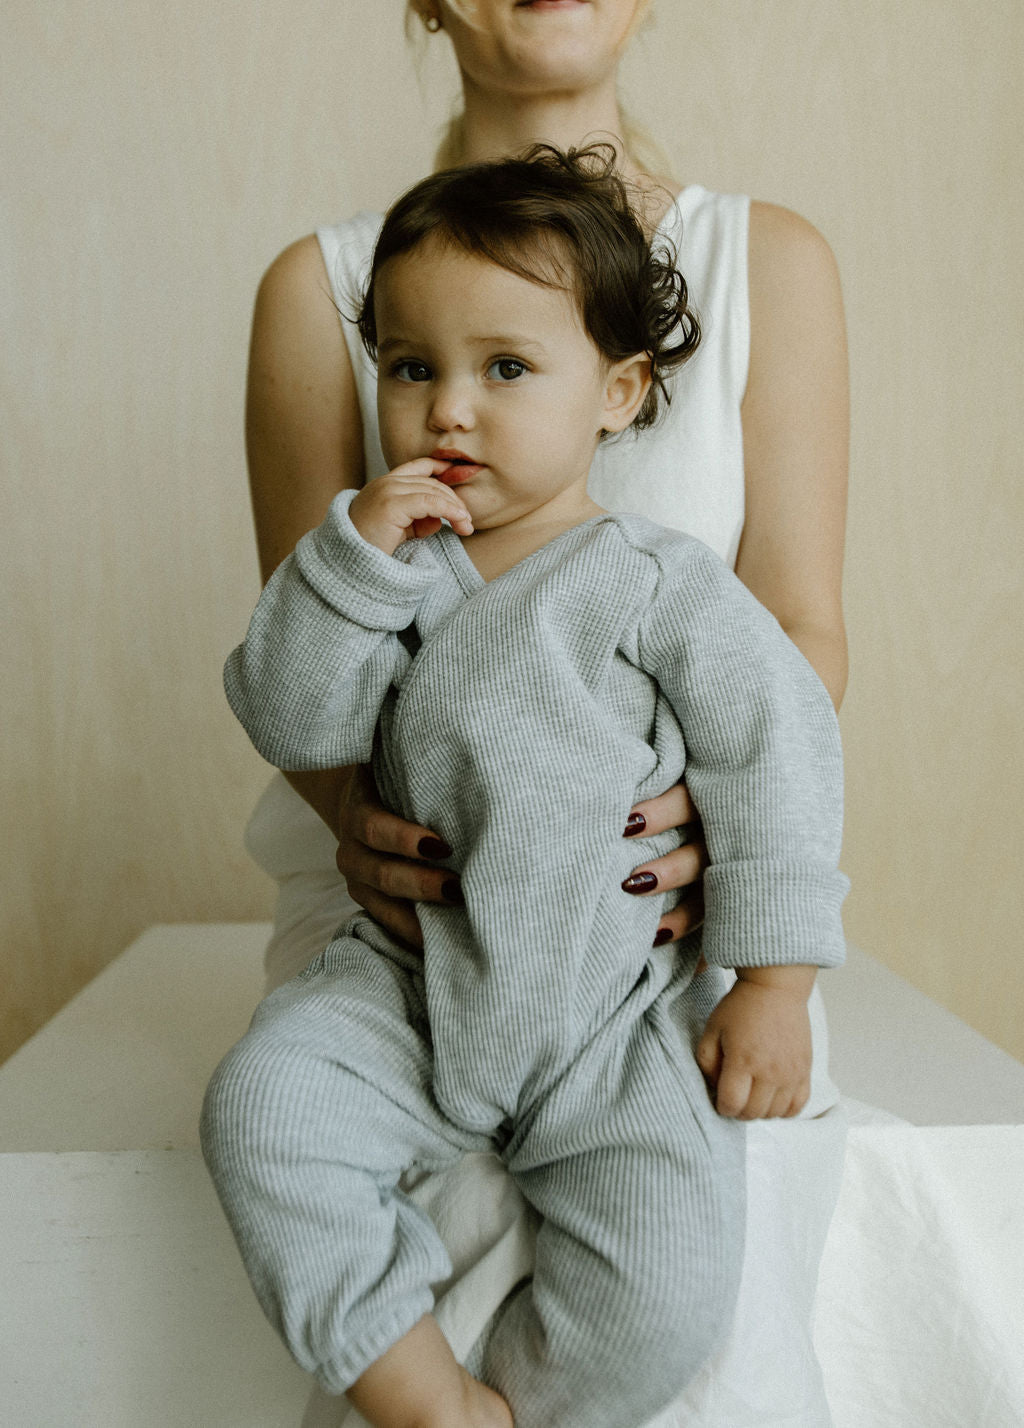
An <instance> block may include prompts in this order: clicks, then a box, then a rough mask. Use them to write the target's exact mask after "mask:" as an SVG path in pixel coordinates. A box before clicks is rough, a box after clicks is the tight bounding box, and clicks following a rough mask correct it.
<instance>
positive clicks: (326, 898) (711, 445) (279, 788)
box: [246, 185, 750, 985]
mask: <svg viewBox="0 0 1024 1428" xmlns="http://www.w3.org/2000/svg"><path fill="white" fill-rule="evenodd" d="M749 215H750V201H749V199H747V198H744V197H741V196H739V195H735V194H718V193H710V192H709V191H708V190H707V189H704V188H701V187H699V186H698V185H691V186H690V187H688V188H685V189H683V191H682V193H681V194H680V195H679V197H678V198H677V199H676V201H675V202H674V203H673V204H672V206H671V207H670V208H669V210H668V212H667V213H666V215H665V217H664V219H663V220H662V222H661V224H660V225H659V228H658V235H657V236H659V237H662V238H665V239H667V240H668V241H669V242H670V243H671V244H672V246H673V248H674V250H675V251H676V252H677V254H678V255H679V267H680V270H681V271H682V272H683V274H684V275H685V277H686V282H687V286H688V288H689V292H690V300H691V303H692V304H693V306H694V307H695V308H696V310H697V312H698V314H699V316H700V321H701V328H702V332H703V341H702V342H701V345H700V347H699V348H698V349H697V352H696V354H695V355H694V356H693V357H692V358H691V360H690V361H689V362H687V363H686V364H685V365H684V366H683V367H682V368H681V369H680V370H679V371H677V372H676V373H674V374H673V376H672V377H671V378H670V380H669V383H668V387H669V391H670V393H671V395H672V401H671V405H670V406H669V407H668V409H667V411H663V414H662V417H661V419H660V420H659V422H658V423H657V425H656V426H654V427H653V428H649V429H648V430H647V431H643V432H640V433H637V434H636V435H633V434H632V433H631V432H628V431H627V432H624V433H623V434H622V435H621V436H620V437H618V438H615V439H614V440H610V441H607V442H604V443H602V445H601V446H600V447H599V448H598V452H597V459H596V461H595V464H594V467H593V469H592V472H591V481H590V492H591V495H592V496H593V498H594V500H595V501H596V502H597V503H598V504H599V505H601V506H604V507H605V508H606V509H608V510H610V511H633V512H636V513H638V514H640V515H644V516H647V517H648V518H649V519H651V520H654V521H658V522H660V523H661V524H662V525H665V526H670V527H672V528H673V529H676V530H682V531H687V532H688V533H689V534H691V535H694V536H697V537H698V538H699V539H700V540H702V541H704V542H705V544H706V545H709V546H711V548H712V549H713V550H715V551H717V552H718V554H719V555H720V556H721V557H722V559H723V560H725V561H727V562H728V563H729V564H730V565H734V564H735V562H736V551H737V548H738V546H739V540H740V533H741V531H742V529H743V510H744V500H743V496H744V487H743V433H742V428H741V425H740V403H741V402H742V400H743V393H744V390H745V388H746V382H747V367H748V361H749V353H750V304H749V300H748V293H747V230H748V223H749ZM381 222H382V218H381V215H380V214H378V213H357V214H356V216H355V217H354V218H351V219H349V220H348V222H346V223H340V224H338V225H337V226H336V227H334V228H323V229H320V230H319V231H318V233H317V238H318V240H319V243H320V250H321V252H322V254H323V259H324V266H325V267H326V269H327V273H328V275H329V277H330V280H331V288H332V291H333V296H334V300H335V302H336V303H337V305H338V308H339V309H340V311H341V314H342V327H343V330H344V334H345V341H346V343H347V346H348V351H349V356H350V357H351V359H352V366H353V369H354V372H355V378H356V385H357V388H358V393H359V404H360V407H361V409H362V418H363V445H364V449H365V454H366V475H367V479H368V480H369V479H370V478H372V477H374V476H380V475H383V473H384V472H385V471H386V470H387V466H386V464H385V461H384V456H383V453H382V452H381V449H380V431H379V428H378V425H377V377H376V371H375V368H374V365H373V363H372V362H371V361H370V359H369V357H368V356H367V353H366V351H365V349H364V347H363V345H362V342H361V340H360V337H359V333H358V330H357V329H356V326H355V323H354V322H353V321H352V318H353V316H354V315H355V313H356V311H357V309H358V306H359V303H360V299H361V296H362V292H363V288H364V286H365V283H366V279H367V276H368V273H369V266H370V259H371V256H372V253H373V246H374V243H375V242H376V239H377V234H378V232H379V231H380V226H381ZM246 846H247V848H248V850H249V853H250V854H251V856H252V857H253V858H254V859H255V861H256V862H257V863H258V864H259V865H260V867H261V868H263V870H264V871H265V872H267V873H269V874H270V876H271V877H273V878H275V879H277V881H278V884H279V897H278V902H277V907H276V911H275V929H274V935H273V938H272V940H271V943H270V945H269V947H268V948H267V958H266V961H267V970H268V976H269V981H270V983H271V985H276V984H278V983H279V982H281V981H283V980H285V978H286V977H288V976H291V975H294V974H295V973H296V972H298V971H299V970H301V968H302V967H303V966H304V965H305V963H306V962H307V961H308V960H309V959H310V957H312V956H314V955H315V954H316V953H317V952H318V951H320V950H321V948H322V947H323V946H324V945H326V942H327V941H328V940H329V938H330V936H331V934H332V933H333V931H334V929H335V928H337V927H338V925H339V924H340V923H341V922H342V921H343V920H344V919H345V918H346V917H348V916H349V915H351V913H352V912H354V911H355V904H354V903H352V902H350V901H349V900H348V898H347V894H346V892H345V886H344V883H343V882H342V881H341V879H340V877H339V876H338V872H337V868H336V866H335V862H334V854H335V850H336V847H337V844H336V840H335V839H334V838H332V836H331V834H330V833H329V832H328V830H327V828H326V826H325V825H324V824H323V823H322V822H321V821H320V819H319V818H318V817H317V815H316V814H315V813H314V812H313V810H312V809H311V808H310V807H309V805H308V804H307V803H305V802H304V801H303V800H302V799H301V798H300V797H299V796H298V794H297V793H295V792H294V790H293V789H292V788H291V786H290V784H288V782H287V781H286V780H285V778H284V777H283V776H282V775H281V774H278V775H277V776H276V777H275V778H274V779H273V780H272V782H271V783H270V785H269V787H268V788H267V790H266V792H265V793H264V795H263V797H262V798H261V799H260V801H259V803H258V804H257V806H256V809H255V811H254V813H253V816H252V818H251V819H250V820H249V825H248V827H247V829H246Z"/></svg>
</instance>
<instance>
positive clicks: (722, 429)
mask: <svg viewBox="0 0 1024 1428" xmlns="http://www.w3.org/2000/svg"><path fill="white" fill-rule="evenodd" d="M749 216H750V200H749V199H747V198H744V197H741V196H739V195H736V194H721V193H710V192H709V191H708V190H707V189H705V188H701V187H699V186H698V185H696V184H693V185H691V186H690V187H688V188H684V189H683V191H682V193H681V194H680V195H679V197H678V198H677V199H676V201H675V202H674V203H673V204H672V206H671V207H670V208H669V210H668V212H667V213H666V215H665V217H664V218H663V219H662V221H661V224H660V225H659V227H658V231H657V235H656V236H657V237H658V238H663V239H666V240H668V242H669V243H670V244H671V245H672V247H673V249H674V250H675V252H676V253H678V255H679V263H678V266H679V268H680V271H681V272H682V273H683V275H684V277H685V278H686V282H687V286H688V288H689V291H690V302H691V304H692V305H693V306H694V307H695V308H696V310H697V313H698V314H699V316H700V321H701V328H702V332H703V341H702V342H701V345H700V347H699V348H698V349H697V352H696V355H695V356H694V357H692V358H691V360H690V361H689V362H687V363H686V364H685V365H684V366H683V367H682V368H681V369H680V370H679V371H677V372H676V373H675V374H674V375H673V377H672V378H671V379H670V381H669V383H668V387H669V391H670V393H671V396H672V402H671V405H670V406H669V408H668V410H667V412H665V413H664V414H663V416H662V418H661V420H660V421H659V422H658V424H657V425H656V426H655V427H654V428H653V429H650V430H648V431H644V432H639V433H636V434H634V433H632V432H629V431H627V432H624V433H623V434H622V436H620V437H618V438H617V439H615V440H612V441H608V442H603V443H602V444H601V446H600V447H599V448H598V451H597V458H596V460H595V463H594V466H593V469H592V472H591V478H590V494H591V496H592V497H593V499H594V500H595V501H596V502H597V503H598V505H600V506H604V507H605V508H606V509H607V510H610V511H633V512H636V513H637V514H640V515H644V516H647V517H648V518H649V519H650V520H653V521H658V522H660V523H661V524H662V525H665V526H671V527H672V528H673V529H675V530H682V531H687V532H689V534H690V535H694V536H697V537H698V538H699V539H700V540H702V541H704V543H705V544H706V545H709V546H711V548H712V550H715V551H717V552H718V554H719V555H720V556H721V557H722V559H723V560H726V561H727V562H728V563H729V564H730V565H735V563H736V551H737V548H738V546H739V540H740V532H741V530H742V528H743V433H742V429H741V426H740V403H741V402H742V400H743V393H744V390H745V388H746V384H747V367H748V361H749V355H750V304H749V300H748V294H747V229H748V222H749ZM381 221H382V219H381V216H380V215H379V214H377V213H357V214H356V216H355V217H354V218H351V219H350V220H349V221H348V222H347V223H341V224H339V225H338V226H337V227H335V228H322V229H320V230H319V231H318V233H317V238H318V240H319V242H320V251H321V252H322V254H323V259H324V266H325V267H326V269H327V272H328V275H329V276H330V280H331V287H332V289H333V294H334V300H335V302H336V303H337V304H338V307H339V308H340V310H341V312H342V314H343V317H342V326H343V328H344V332H345V340H346V343H347V345H348V351H349V356H350V357H351V359H352V366H353V368H354V370H355V375H356V385H357V387H358V391H359V404H360V407H361V408H362V415H363V445H364V449H365V453H366V476H367V480H369V479H370V478H371V477H374V476H380V475H383V473H384V472H385V471H386V470H387V466H386V464H385V462H384V457H383V455H382V453H381V449H380V431H379V428H378V425H377V376H376V370H375V368H374V365H373V363H372V362H371V361H370V359H369V357H368V356H367V354H366V351H365V349H364V347H363V345H362V342H361V341H360V338H359V333H358V331H357V330H356V327H355V324H354V323H353V322H352V321H351V320H350V316H349V315H350V314H354V313H355V311H356V309H357V308H358V305H359V302H360V299H361V296H362V292H363V288H364V286H365V283H366V279H367V276H368V274H369V266H370V259H371V257H372V254H373V245H374V243H375V242H376V239H377V234H378V232H379V231H380V225H381Z"/></svg>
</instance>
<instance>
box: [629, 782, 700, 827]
mask: <svg viewBox="0 0 1024 1428" xmlns="http://www.w3.org/2000/svg"><path fill="white" fill-rule="evenodd" d="M697 822H699V816H698V813H697V810H696V808H695V807H694V804H693V799H692V798H691V797H690V794H689V791H688V790H687V787H686V785H685V783H676V784H673V785H672V787H671V788H670V789H667V790H666V792H665V793H661V794H659V795H658V797H657V798H646V799H644V801H643V802H642V803H638V804H636V805H635V806H634V808H633V810H632V812H631V813H630V815H629V819H628V821H627V823H626V837H627V838H635V837H637V835H638V834H641V833H665V832H667V830H668V829H669V828H683V827H685V826H686V825H687V824H690V823H697Z"/></svg>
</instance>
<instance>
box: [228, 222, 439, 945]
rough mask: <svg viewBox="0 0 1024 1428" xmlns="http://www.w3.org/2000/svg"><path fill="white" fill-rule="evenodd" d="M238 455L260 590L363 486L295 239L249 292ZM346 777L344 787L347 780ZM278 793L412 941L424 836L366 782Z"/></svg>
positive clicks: (335, 329)
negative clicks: (242, 454) (241, 451)
mask: <svg viewBox="0 0 1024 1428" xmlns="http://www.w3.org/2000/svg"><path fill="white" fill-rule="evenodd" d="M245 433H246V451H247V455H248V460H249V481H250V490H251V494H252V508H253V519H254V522H255V526H256V542H257V547H258V551H259V561H260V571H261V573H262V576H263V579H264V581H266V580H267V579H269V577H270V575H271V574H272V573H273V571H274V570H276V568H277V566H278V565H280V563H281V561H282V560H284V558H285V556H286V555H288V554H290V552H291V551H292V550H293V549H294V547H295V545H296V542H297V541H298V540H299V539H300V537H301V536H303V535H305V533H306V532H307V531H308V530H312V528H313V527H314V526H316V525H318V524H319V523H320V521H321V520H322V519H323V517H324V515H325V514H326V511H327V507H328V506H329V505H330V503H331V501H332V499H333V498H334V496H336V495H337V493H338V492H339V491H341V490H344V489H348V488H355V487H359V486H362V484H363V482H364V480H365V463H364V458H363V427H362V418H361V415H360V410H359V397H358V393H357V390H356V383H355V376H354V373H353V371H352V363H351V359H350V358H349V354H348V349H347V348H346V346H345V339H344V336H343V334H342V329H341V322H340V320H339V317H338V311H337V309H336V308H335V306H334V302H333V299H332V297H331V291H330V284H329V282H328V279H327V274H326V272H325V271H324V265H323V259H322V257H321V254H320V246H319V244H318V243H317V241H316V239H315V238H314V237H308V238H302V239H300V240H299V242H297V243H293V244H292V246H291V247H290V248H286V249H285V251H284V252H283V253H282V254H281V255H280V257H278V258H277V259H276V260H275V261H274V262H273V263H272V264H271V266H270V268H269V269H268V270H267V273H266V275H265V276H264V278H263V281H262V283H261V284H260V288H259V292H258V294H257V297H256V307H255V311H254V314H253V325H252V340H251V344H250V350H249V379H248V388H247V395H246V420H245ZM354 773H355V776H354ZM287 777H288V780H289V782H290V783H291V784H292V786H293V787H294V788H295V789H296V791H297V792H298V793H299V794H300V795H301V796H302V797H303V798H304V799H305V800H306V802H307V803H309V804H310V806H311V807H312V808H313V809H314V810H315V811H316V812H317V813H318V814H319V816H320V817H321V818H322V819H323V821H324V822H325V823H326V824H327V826H328V827H329V828H330V829H331V831H332V832H333V833H334V834H335V836H336V837H337V838H338V839H339V847H338V868H339V870H340V872H341V873H342V874H343V876H344V877H345V878H346V881H347V883H348V888H349V892H350V893H351V894H352V896H353V897H354V898H355V899H356V900H357V901H358V902H360V903H361V904H362V905H363V906H364V907H366V908H367V909H368V910H369V911H370V912H371V913H373V915H374V916H375V917H377V918H378V920H379V921H381V922H383V923H384V924H385V925H386V926H388V927H390V928H391V930H392V931H394V932H396V933H398V935H399V936H401V937H404V938H405V940H406V941H410V942H414V941H418V940H419V928H418V924H417V922H416V916H415V911H414V909H413V908H412V905H411V903H409V902H408V901H406V900H407V899H411V898H417V899H427V900H430V901H436V902H439V901H442V900H446V901H451V900H453V897H456V896H457V893H456V892H455V886H456V885H455V883H454V879H453V877H452V874H451V873H450V872H446V871H444V870H443V869H437V868H431V867H428V866H427V865H426V864H425V863H421V862H418V861H416V860H417V859H419V858H422V857H431V856H433V857H435V858H436V857H438V856H439V852H438V849H437V847H436V839H435V842H434V843H433V844H432V843H430V842H428V843H427V844H426V845H425V846H423V847H421V844H422V843H423V839H424V838H426V839H428V840H429V839H431V838H433V837H434V835H433V834H432V833H431V831H430V830H429V829H427V828H420V827H418V826H417V825H414V824H409V823H405V822H404V821H403V820H402V819H399V818H396V817H395V816H394V815H393V814H391V813H388V812H387V811H386V810H385V809H383V808H382V807H381V806H380V803H379V800H378V799H377V797H376V791H375V790H374V789H373V786H372V780H371V779H370V778H369V776H368V774H367V773H366V772H365V771H362V772H360V771H353V770H352V769H347V768H346V769H330V770H325V771H322V772H321V771H318V772H315V773H298V774H296V773H290V774H288V775H287Z"/></svg>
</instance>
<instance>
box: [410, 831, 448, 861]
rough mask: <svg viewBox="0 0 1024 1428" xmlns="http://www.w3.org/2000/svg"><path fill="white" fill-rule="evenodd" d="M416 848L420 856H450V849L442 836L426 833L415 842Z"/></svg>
mask: <svg viewBox="0 0 1024 1428" xmlns="http://www.w3.org/2000/svg"><path fill="white" fill-rule="evenodd" d="M416 850H417V852H418V853H419V855H420V857H421V858H450V857H451V855H452V850H451V849H450V848H449V846H448V844H447V843H446V842H445V841H444V839H443V838H434V837H432V836H430V835H428V836H427V837H425V838H421V839H420V841H419V842H418V843H417V844H416Z"/></svg>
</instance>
